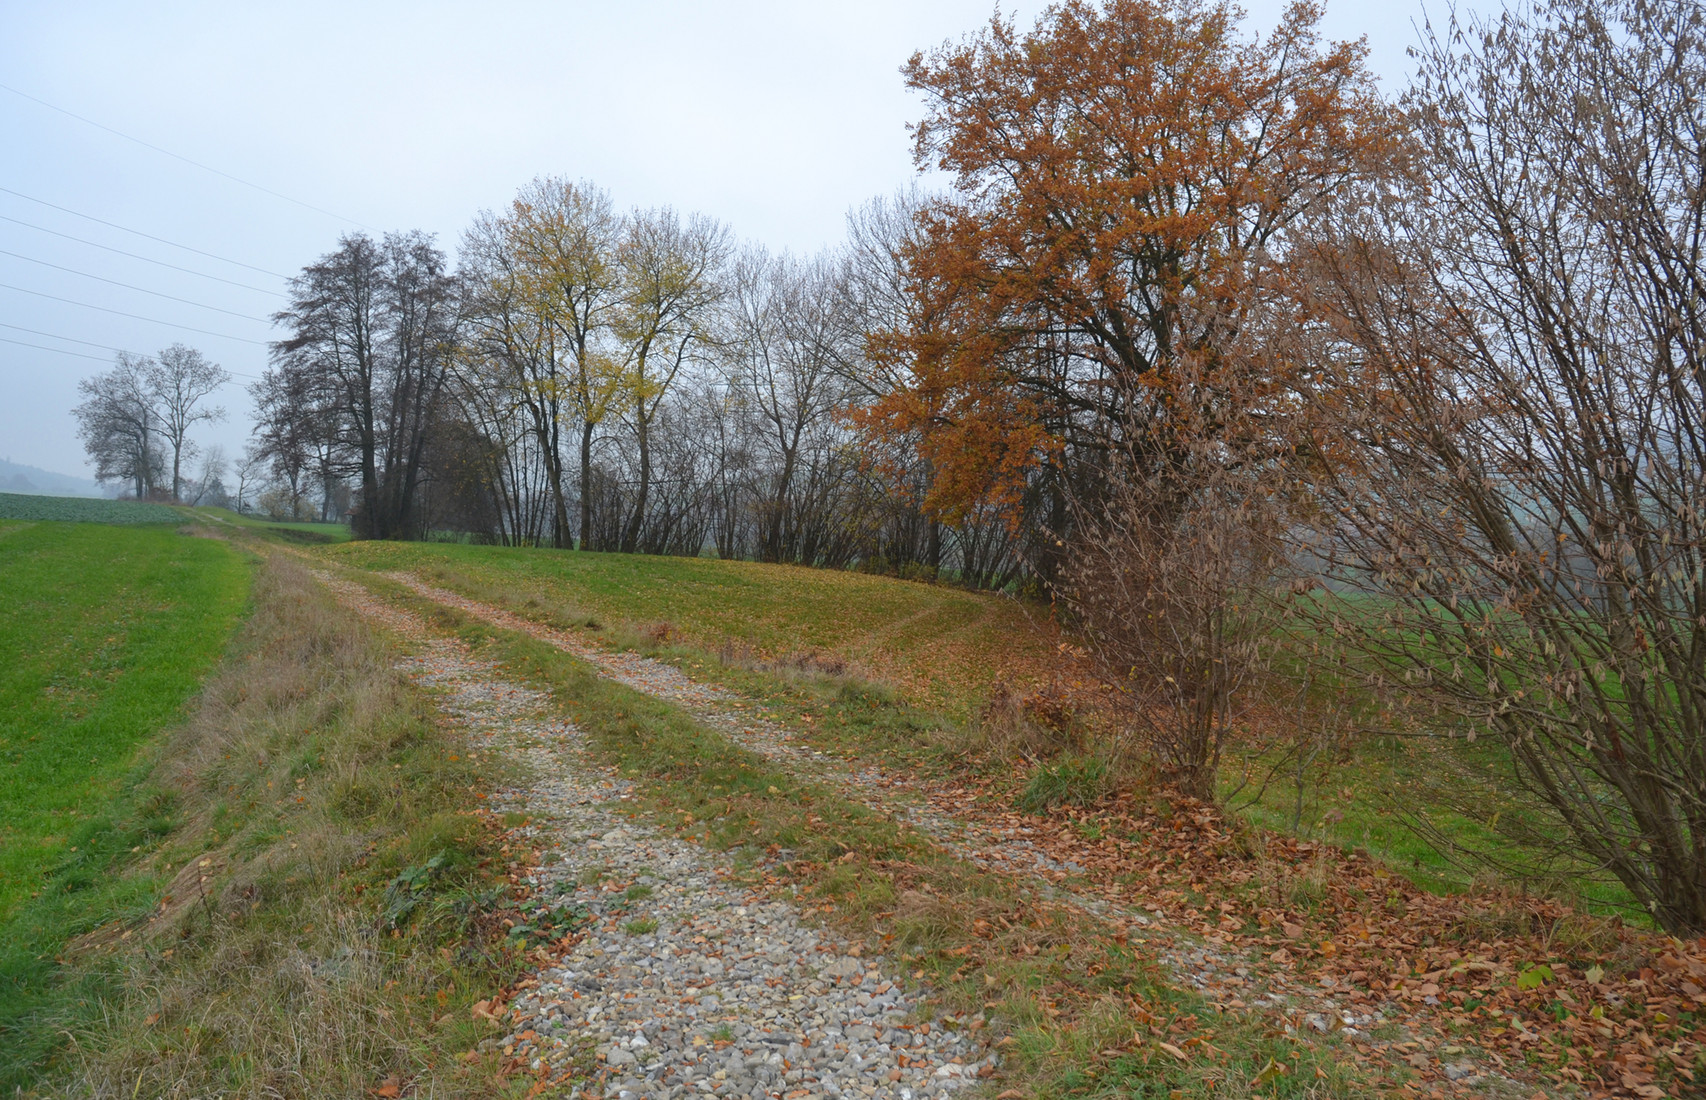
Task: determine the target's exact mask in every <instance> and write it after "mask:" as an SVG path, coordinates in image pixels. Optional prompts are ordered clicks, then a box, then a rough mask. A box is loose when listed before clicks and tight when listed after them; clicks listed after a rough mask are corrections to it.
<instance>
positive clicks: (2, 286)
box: [0, 283, 267, 347]
mask: <svg viewBox="0 0 1706 1100" xmlns="http://www.w3.org/2000/svg"><path fill="white" fill-rule="evenodd" d="M0 290H15V291H17V292H18V293H19V294H33V295H35V296H36V297H37V298H51V299H53V300H54V301H56V302H64V303H66V304H67V305H73V306H82V307H83V308H84V309H98V310H100V311H101V312H102V313H111V314H115V315H117V316H119V317H129V318H131V319H132V320H134V321H147V322H148V323H150V324H154V325H165V326H166V327H167V328H181V329H183V330H184V331H185V332H199V333H201V334H202V335H203V336H217V337H219V338H220V339H222V340H236V341H237V342H238V343H242V344H256V345H259V346H260V347H266V346H267V342H266V341H265V340H251V339H249V338H248V337H247V336H233V335H231V334H230V333H229V332H214V331H213V330H212V329H205V328H196V327H195V326H194V325H180V324H178V323H176V322H174V321H162V320H159V319H158V318H155V317H144V316H143V315H142V314H140V313H126V312H125V311H124V310H122V309H108V308H107V307H106V306H98V305H95V304H94V303H93V302H79V301H78V300H77V299H75V298H61V297H60V296H59V295H57V294H47V293H45V292H43V291H40V290H30V289H28V288H27V287H21V286H13V285H12V284H11V283H0Z"/></svg>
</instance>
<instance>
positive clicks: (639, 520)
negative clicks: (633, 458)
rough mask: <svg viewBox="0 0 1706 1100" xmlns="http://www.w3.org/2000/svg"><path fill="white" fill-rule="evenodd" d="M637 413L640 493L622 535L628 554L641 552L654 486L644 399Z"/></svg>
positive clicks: (649, 434) (649, 435)
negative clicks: (648, 507)
mask: <svg viewBox="0 0 1706 1100" xmlns="http://www.w3.org/2000/svg"><path fill="white" fill-rule="evenodd" d="M637 413H638V415H637V423H636V425H635V426H636V427H637V428H638V430H639V437H640V491H639V493H638V494H636V496H635V497H634V515H633V518H632V519H630V520H629V521H628V529H627V530H626V531H624V532H623V533H622V550H623V552H624V553H628V554H634V553H638V552H639V547H640V528H641V527H642V526H644V525H645V522H646V496H647V494H648V493H649V492H650V490H651V484H652V443H651V433H650V431H649V430H648V429H649V428H650V423H649V421H648V418H647V416H646V404H645V399H644V398H642V399H641V400H640V404H639V406H638V410H637Z"/></svg>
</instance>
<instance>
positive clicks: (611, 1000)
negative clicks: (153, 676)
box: [315, 571, 996, 1100]
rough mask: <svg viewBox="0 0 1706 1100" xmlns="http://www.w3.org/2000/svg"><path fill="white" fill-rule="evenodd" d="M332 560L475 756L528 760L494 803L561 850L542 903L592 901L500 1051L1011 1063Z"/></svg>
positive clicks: (746, 1085) (706, 1077)
mask: <svg viewBox="0 0 1706 1100" xmlns="http://www.w3.org/2000/svg"><path fill="white" fill-rule="evenodd" d="M315 575H316V577H318V579H319V580H320V581H321V582H322V583H323V584H325V585H326V586H327V587H328V588H330V589H331V590H332V591H333V592H334V593H336V594H337V595H338V597H339V598H340V599H341V600H342V601H343V602H344V603H345V604H346V605H348V606H349V607H351V608H353V609H355V610H357V611H359V612H361V613H362V614H364V615H366V616H368V617H369V618H371V619H373V620H375V621H376V622H378V623H380V624H381V625H383V626H385V627H388V628H389V629H391V630H392V631H394V632H395V633H397V634H398V635H400V636H401V637H402V638H403V639H405V641H407V642H408V643H409V647H410V650H411V653H412V655H411V656H410V657H409V659H408V660H406V661H405V662H404V663H403V665H402V667H403V668H404V669H405V670H406V671H407V673H408V674H409V675H410V676H411V677H412V678H413V679H415V680H416V681H417V682H419V683H421V684H423V685H425V686H428V687H430V688H433V689H435V692H434V694H435V698H436V699H437V700H438V703H439V706H440V707H441V708H442V710H443V712H444V714H445V715H446V717H447V718H448V719H449V720H450V721H452V722H453V723H454V724H455V725H456V726H458V727H459V728H461V729H463V730H464V731H465V732H466V736H467V737H468V739H469V741H470V742H471V751H472V752H476V753H477V752H483V751H498V752H503V753H505V754H506V755H509V756H514V757H519V758H521V759H522V760H523V761H524V762H525V763H526V765H527V766H528V770H529V771H530V773H531V775H532V779H531V780H530V781H529V782H528V783H527V785H526V786H524V787H521V788H518V789H514V790H507V791H501V792H495V794H494V797H493V799H492V802H493V804H494V805H495V806H496V807H497V808H499V809H513V810H519V811H522V812H525V813H526V814H527V815H528V824H527V825H526V826H525V827H524V828H523V829H522V830H520V831H522V832H524V833H527V834H530V842H531V843H532V844H533V845H534V846H536V847H539V848H542V849H554V850H555V851H556V852H557V853H561V854H558V855H554V857H547V862H546V864H545V865H544V866H542V867H539V868H537V869H536V870H535V871H534V872H533V874H532V877H531V882H532V884H533V885H534V887H535V888H536V890H537V900H538V904H539V905H541V906H542V907H547V908H550V909H553V910H558V911H562V910H565V909H567V910H568V911H570V912H574V913H578V914H580V916H581V918H582V919H583V920H584V921H585V922H586V929H585V932H584V934H583V935H582V936H581V938H580V939H579V940H578V941H577V942H575V944H574V946H573V947H572V948H570V949H569V950H568V951H567V953H566V954H563V955H561V956H560V957H558V958H556V959H554V960H553V962H552V963H551V964H550V965H547V966H545V967H544V968H543V969H541V970H540V971H539V972H537V973H536V974H535V975H533V976H532V977H531V978H529V979H527V980H525V981H524V982H522V983H521V986H520V987H519V988H520V990H521V991H520V992H519V993H518V994H517V995H516V996H515V998H514V999H513V1000H512V1001H511V1002H510V1004H509V1005H507V1006H500V1007H499V1008H498V1010H497V1016H498V1018H499V1019H500V1020H501V1021H502V1022H503V1023H504V1025H505V1026H506V1028H507V1029H508V1032H507V1034H505V1035H504V1037H503V1038H501V1039H493V1040H490V1041H488V1044H487V1045H488V1047H489V1048H496V1049H500V1050H502V1051H503V1052H504V1053H505V1054H506V1055H509V1056H511V1057H514V1058H517V1059H520V1060H521V1061H523V1062H524V1063H526V1064H529V1065H530V1066H531V1067H532V1068H533V1070H534V1071H535V1072H537V1073H540V1074H542V1075H544V1076H547V1077H551V1078H555V1079H556V1080H558V1081H559V1082H561V1083H562V1084H563V1085H564V1086H565V1087H566V1088H567V1089H568V1090H569V1095H581V1096H605V1097H621V1098H630V1097H634V1098H637V1097H659V1098H663V1097H670V1098H673V1097H697V1096H717V1097H728V1098H733V1097H750V1098H752V1100H760V1098H768V1097H784V1098H787V1100H814V1098H818V1097H849V1098H859V1097H872V1098H877V1100H922V1098H924V1097H931V1098H939V1097H944V1096H947V1095H949V1094H950V1093H952V1092H953V1091H955V1090H956V1089H959V1088H962V1087H964V1086H966V1085H968V1084H971V1083H974V1082H976V1081H977V1080H978V1079H979V1078H980V1077H988V1076H990V1075H991V1074H993V1072H994V1067H995V1062H996V1059H995V1056H994V1055H993V1054H991V1053H989V1051H988V1050H987V1049H986V1047H985V1045H984V1044H982V1043H981V1042H979V1032H978V1031H977V1030H976V1027H980V1026H981V1023H982V1021H981V1020H974V1021H969V1022H970V1023H971V1024H973V1025H974V1026H973V1028H970V1029H966V1030H960V1029H957V1028H944V1027H941V1026H935V1027H933V1026H931V1025H930V1024H929V1023H928V1022H924V1021H923V1020H922V1018H921V1016H920V1013H919V1007H920V995H921V993H922V992H923V991H913V992H909V991H907V990H906V989H905V988H904V986H903V984H902V983H901V981H900V975H899V974H898V972H897V969H896V966H895V964H894V962H893V961H892V960H887V959H884V958H881V957H875V958H862V957H860V950H859V948H858V947H857V946H852V945H848V944H846V943H844V942H842V941H840V940H837V939H835V938H833V937H831V936H828V935H826V934H825V933H824V932H823V931H822V930H820V929H817V928H813V927H811V926H809V925H807V924H806V923H804V922H803V921H802V919H801V916H800V913H799V911H798V910H797V909H795V908H794V906H792V905H791V904H789V903H788V902H786V901H782V900H778V899H776V898H773V897H767V896H765V895H764V894H762V893H761V892H755V891H754V889H753V888H751V887H750V886H748V885H745V884H743V883H742V882H741V881H739V880H738V879H737V878H736V877H735V876H734V875H733V874H732V867H731V864H730V863H729V861H728V860H727V859H725V858H723V857H721V856H719V855H717V854H715V853H712V852H710V851H708V850H706V849H704V848H702V847H699V846H697V845H694V844H690V843H687V842H684V841H681V840H678V839H676V838H674V837H670V836H666V835H661V834H659V833H657V832H655V831H653V830H651V829H649V828H647V827H645V826H643V825H640V824H638V823H637V822H636V821H635V820H634V817H635V816H636V815H635V814H634V813H633V811H631V810H628V809H627V808H626V805H625V804H626V803H627V802H628V800H629V799H631V797H632V791H631V786H632V785H631V784H630V783H628V782H627V781H626V780H623V779H621V778H620V777H618V776H617V775H615V774H614V773H612V772H611V771H610V770H609V769H606V768H603V767H601V766H599V765H598V764H596V763H595V762H594V761H593V760H592V759H591V758H590V757H589V756H588V754H587V751H586V747H585V744H584V739H583V737H582V735H581V733H580V731H579V730H577V729H576V728H575V726H574V725H573V724H572V723H568V722H565V721H563V720H562V719H561V718H559V717H556V716H555V715H554V714H553V713H552V712H551V710H550V708H549V700H548V699H547V698H546V697H545V696H544V695H542V694H541V693H539V692H537V691H535V690H533V689H531V688H529V687H526V686H524V685H521V684H517V683H514V682H512V681H509V680H506V679H505V678H504V677H503V675H502V674H501V672H500V671H499V670H498V669H497V668H495V667H494V666H493V665H491V664H488V663H486V662H482V661H479V660H476V659H475V658H474V657H473V656H472V655H471V654H470V652H469V651H468V649H467V648H466V647H465V646H464V645H462V644H461V643H460V642H459V641H457V640H455V639H451V638H445V637H442V636H440V635H437V634H435V633H434V632H433V631H432V630H431V628H429V627H428V625H427V624H426V623H425V621H424V620H422V619H421V618H419V617H418V616H415V615H413V614H411V613H409V612H407V611H403V610H401V609H398V608H394V607H391V606H389V605H387V604H385V603H383V602H381V601H379V600H377V599H375V598H374V597H373V596H372V595H371V594H370V593H369V592H368V591H367V590H366V589H365V588H362V587H361V586H360V585H358V584H354V583H352V582H349V581H346V580H342V579H340V578H337V577H335V576H332V575H330V574H327V573H325V572H322V571H316V573H315ZM446 595H448V593H447V594H446ZM435 598H436V595H435ZM447 602H448V601H447ZM607 656H618V655H607ZM643 660H644V659H643V658H630V659H628V660H627V661H625V662H624V663H625V664H627V665H632V664H633V663H635V662H639V661H643ZM653 663H654V664H655V662H653ZM599 665H600V668H607V667H608V664H607V662H603V661H601V662H599ZM660 667H662V668H666V669H667V668H668V666H660ZM668 671H669V672H671V673H673V674H674V675H675V676H676V677H677V678H679V679H680V680H681V681H684V682H685V683H686V687H678V693H677V695H674V696H669V697H671V698H677V699H678V701H680V699H681V696H682V695H684V694H686V692H687V690H688V689H692V690H695V691H702V690H704V689H701V688H699V687H698V686H697V685H692V684H691V682H689V681H686V678H685V677H681V676H680V674H679V673H676V672H675V670H673V669H669V670H668ZM649 672H650V670H647V669H644V668H640V667H630V668H627V669H626V671H625V672H624V673H623V674H622V675H620V676H617V678H619V679H622V680H623V682H624V683H635V682H636V681H635V678H636V677H637V676H639V675H641V674H642V673H649ZM612 675H615V673H612ZM660 679H661V677H660ZM641 690H646V689H645V688H642V689H641ZM701 705H703V703H702V704H701ZM570 1082H574V1083H572V1084H571V1083H570Z"/></svg>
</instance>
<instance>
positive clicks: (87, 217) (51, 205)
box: [0, 187, 290, 279]
mask: <svg viewBox="0 0 1706 1100" xmlns="http://www.w3.org/2000/svg"><path fill="white" fill-rule="evenodd" d="M0 194H7V195H11V196H13V197H14V198H20V199H23V200H24V201H25V202H33V203H35V204H36V205H37V206H45V207H47V208H48V209H50V210H58V211H59V212H60V213H62V214H70V215H71V216H72V217H74V218H82V219H83V220H84V221H91V222H94V223H95V224H96V225H104V226H106V227H107V228H109V229H117V230H120V231H122V232H125V233H133V234H135V235H136V236H138V237H146V238H148V239H149V240H151V241H158V242H159V243H161V244H165V245H171V246H172V247H173V248H181V249H183V250H184V251H185V252H194V253H195V254H196V255H197V256H206V257H207V258H208V259H210V260H218V261H219V262H220V263H226V264H235V265H236V266H237V267H246V268H248V269H249V270H250V271H258V272H260V273H261V274H262V275H271V276H272V277H273V278H275V279H288V278H290V276H289V275H281V274H279V273H278V272H276V271H268V270H267V269H266V268H264V267H256V266H255V265H254V264H246V263H244V262H243V261H242V260H233V259H231V258H230V257H229V256H220V255H217V254H215V253H212V252H203V251H202V250H201V249H199V248H192V247H190V246H189V245H187V244H179V243H178V242H177V241H168V240H167V239H166V238H164V237H156V236H155V235H154V234H152V233H144V232H143V231H142V230H140V229H132V228H130V227H129V226H127V225H120V224H118V223H117V222H109V221H107V220H106V219H105V218H97V217H95V215H93V214H85V213H83V212H82V211H80V210H73V209H71V208H70V207H69V206H60V205H59V204H58V203H56V202H48V201H47V200H46V199H38V198H36V197H35V196H34V195H26V194H24V193H23V192H22V191H14V190H12V189H11V188H10V187H0Z"/></svg>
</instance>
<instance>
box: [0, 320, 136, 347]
mask: <svg viewBox="0 0 1706 1100" xmlns="http://www.w3.org/2000/svg"><path fill="white" fill-rule="evenodd" d="M0 328H9V329H12V330H13V331H15V332H27V333H30V334H31V335H33V336H45V337H47V338H48V339H49V340H66V341H69V342H70V343H73V344H87V345H89V346H90V347H92V348H100V349H102V350H103V351H122V352H125V353H126V354H131V351H130V349H129V348H115V347H113V346H112V345H111V344H97V343H95V342H94V341H93V340H79V339H78V338H77V337H75V336H61V335H59V334H58V333H57V332H43V331H42V330H41V329H39V328H25V327H24V326H23V325H13V324H8V323H7V322H5V321H0Z"/></svg>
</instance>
